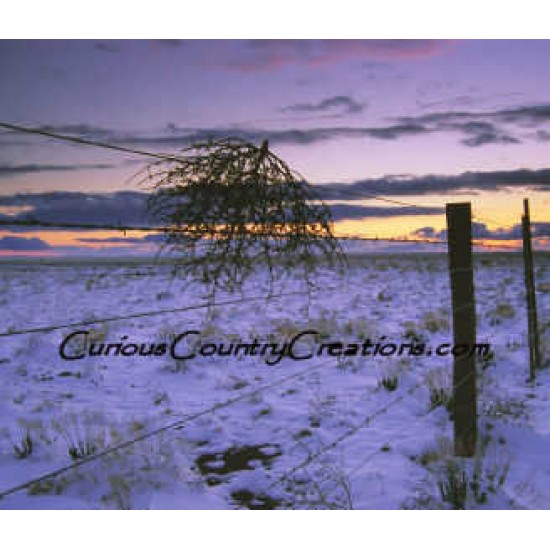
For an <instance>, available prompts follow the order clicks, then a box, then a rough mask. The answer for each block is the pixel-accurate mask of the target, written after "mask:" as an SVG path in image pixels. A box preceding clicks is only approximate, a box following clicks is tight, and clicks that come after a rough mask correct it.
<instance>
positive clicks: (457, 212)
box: [446, 202, 477, 457]
mask: <svg viewBox="0 0 550 550" xmlns="http://www.w3.org/2000/svg"><path fill="white" fill-rule="evenodd" d="M446 214H447V242H448V249H449V271H450V275H451V297H452V307H453V333H454V346H455V347H454V350H455V351H456V352H458V351H459V350H460V349H461V350H462V353H461V354H457V355H455V356H454V366H453V419H454V452H455V455H457V456H464V457H468V456H473V455H474V454H475V451H476V443H477V390H476V384H477V380H476V362H475V361H476V360H475V355H474V353H473V350H474V345H475V341H476V310H475V296H474V276H473V267H472V209H471V205H470V203H469V202H467V203H452V204H447V205H446ZM466 350H467V351H466ZM465 351H466V352H465Z"/></svg>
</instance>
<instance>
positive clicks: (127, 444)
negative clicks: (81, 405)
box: [0, 362, 327, 499]
mask: <svg viewBox="0 0 550 550" xmlns="http://www.w3.org/2000/svg"><path fill="white" fill-rule="evenodd" d="M326 364H327V363H324V362H323V363H319V364H316V365H313V366H311V367H308V368H307V369H302V370H301V371H299V372H296V373H293V374H289V375H287V376H284V377H282V378H280V379H278V380H276V381H275V382H271V383H269V384H264V385H263V386H260V387H258V388H255V389H254V390H251V391H249V392H245V393H241V394H240V395H238V396H236V397H233V398H230V399H227V400H226V401H222V402H219V403H216V404H214V405H212V406H210V407H207V408H206V409H202V410H201V411H198V412H195V413H190V414H188V415H185V416H184V417H183V418H180V419H178V420H176V421H174V422H171V423H169V424H166V425H164V426H161V427H159V428H156V429H154V430H151V431H149V432H146V433H144V434H142V435H139V436H137V437H134V438H132V439H129V440H127V441H124V442H122V443H119V444H117V445H113V446H111V447H108V448H106V449H104V450H103V451H100V452H98V453H96V454H93V455H90V456H88V457H85V458H82V459H79V460H78V461H75V462H73V463H72V464H68V465H66V466H63V467H61V468H57V469H56V470H52V471H50V472H47V473H45V474H43V475H41V476H37V477H34V478H32V479H30V480H28V481H25V482H24V483H20V484H18V485H15V486H13V487H10V488H9V489H5V490H3V491H1V492H0V499H2V498H5V497H7V496H9V495H12V494H13V493H17V492H19V491H22V490H23V489H27V488H29V487H31V486H32V485H34V484H35V483H41V482H43V481H47V480H49V479H53V478H55V477H57V476H59V475H61V474H63V473H66V472H68V471H70V470H74V469H76V468H79V467H81V466H83V465H85V464H88V463H90V462H95V461H97V460H99V459H101V458H104V457H105V456H108V455H110V454H113V453H115V452H118V451H121V450H123V449H126V448H128V447H131V446H133V445H135V444H136V443H139V442H141V441H144V440H146V439H149V438H151V437H155V436H157V435H160V434H161V433H164V432H167V431H171V430H175V429H179V428H183V427H184V426H186V425H187V424H188V423H190V422H192V421H194V420H197V419H199V418H201V417H203V416H206V415H209V414H213V413H215V412H217V411H219V410H221V409H226V408H228V407H230V406H232V405H234V404H236V403H239V402H241V401H243V400H245V399H250V398H251V397H254V396H256V395H258V394H259V393H261V392H264V391H266V390H269V389H272V388H274V387H278V386H280V385H282V384H284V383H285V382H288V381H290V380H293V379H295V378H299V377H301V376H305V375H307V374H309V373H310V372H314V371H315V370H319V369H320V368H322V367H324V366H326Z"/></svg>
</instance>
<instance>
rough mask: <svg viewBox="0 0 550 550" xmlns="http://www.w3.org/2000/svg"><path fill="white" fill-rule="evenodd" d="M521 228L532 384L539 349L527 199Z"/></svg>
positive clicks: (537, 366)
mask: <svg viewBox="0 0 550 550" xmlns="http://www.w3.org/2000/svg"><path fill="white" fill-rule="evenodd" d="M521 227H522V230H523V265H524V271H525V291H526V292H525V295H526V300H527V330H528V333H529V380H530V381H531V382H533V381H534V380H535V375H536V371H537V369H539V368H540V347H539V331H538V321H537V299H536V294H535V277H534V270H533V249H532V247H531V217H530V215H529V199H523V216H522V217H521Z"/></svg>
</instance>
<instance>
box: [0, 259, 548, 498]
mask: <svg viewBox="0 0 550 550" xmlns="http://www.w3.org/2000/svg"><path fill="white" fill-rule="evenodd" d="M261 279H262V278H261V276H260V275H259V276H258V277H257V279H255V280H253V281H250V283H249V284H248V285H247V287H246V288H245V289H244V291H243V295H244V296H245V297H256V296H264V295H265V289H264V288H263V285H262V283H261V282H260V281H261ZM536 282H537V291H538V292H537V297H538V305H539V322H540V327H541V331H542V334H541V340H542V344H543V348H544V349H543V352H544V358H545V361H546V364H548V361H549V348H550V345H549V342H550V323H549V321H548V313H549V312H550V255H544V254H541V255H539V256H537V258H536ZM316 284H317V288H316V290H315V291H313V292H312V293H311V295H310V296H309V298H308V296H307V294H306V293H304V292H303V291H302V290H303V288H304V286H303V284H302V283H301V282H300V281H297V280H288V281H287V282H286V283H285V285H284V288H283V289H282V290H281V291H282V292H283V293H285V294H286V293H292V292H294V293H293V294H291V295H285V296H281V297H272V298H271V299H269V300H267V301H266V300H265V299H258V300H255V301H245V300H242V299H241V294H240V293H239V294H236V295H222V294H219V295H218V296H217V297H216V300H217V301H218V302H222V301H231V302H232V303H230V304H227V305H225V306H221V307H218V308H214V309H197V310H190V311H187V312H174V313H169V312H165V313H163V314H159V315H153V316H141V317H133V318H130V319H123V320H118V321H106V322H99V323H96V324H93V325H82V324H80V323H81V321H91V320H94V319H101V318H106V317H107V318H108V317H116V316H127V315H132V314H134V313H141V312H152V311H158V310H169V309H172V308H182V307H185V306H190V305H193V304H200V303H203V302H204V298H203V293H204V289H202V288H200V287H199V286H198V285H187V284H185V283H184V281H182V280H181V279H179V278H173V277H172V276H171V266H170V265H167V264H161V265H155V264H154V263H153V262H152V261H151V260H141V261H138V260H136V261H130V260H124V261H120V262H118V263H117V261H116V260H100V259H97V260H94V261H77V260H48V261H44V260H42V261H38V260H34V261H23V260H18V261H15V260H13V261H8V260H4V261H3V262H2V263H1V264H0V303H1V307H2V312H3V315H2V320H1V322H0V323H1V325H0V333H7V332H17V331H19V330H22V329H28V328H32V327H44V326H51V325H54V326H57V325H65V324H69V323H75V326H73V327H65V328H58V329H54V330H51V331H49V332H35V333H30V334H11V335H9V336H0V369H1V370H0V372H1V380H2V384H1V385H0V493H2V492H5V491H7V490H8V489H10V488H12V487H15V486H17V485H19V484H23V483H25V482H26V481H28V480H31V479H33V478H35V477H39V476H41V475H43V474H45V473H47V472H49V471H52V470H55V469H57V468H61V467H63V466H66V465H69V464H77V463H78V461H80V460H82V459H86V458H88V457H90V456H94V455H95V454H97V453H100V452H102V451H103V450H104V449H107V448H110V447H113V446H116V445H118V444H120V443H122V442H125V441H129V440H132V439H134V438H136V437H137V438H139V437H140V436H142V435H144V434H147V433H149V432H151V431H153V430H155V429H157V428H160V427H162V426H164V425H168V424H171V423H173V422H176V421H178V420H180V419H186V420H185V422H183V423H182V424H181V425H180V426H179V427H177V428H176V429H172V430H166V431H163V432H160V433H158V434H157V435H155V436H154V437H148V438H144V439H143V440H140V441H138V442H136V443H135V444H133V445H128V446H125V447H122V448H120V449H119V450H118V451H116V452H113V453H109V454H107V455H106V456H103V457H101V458H99V459H97V460H93V461H90V462H88V463H85V464H82V465H80V466H78V467H77V468H73V469H70V470H68V471H65V472H63V473H62V474H60V475H58V476H56V477H54V478H51V479H46V480H44V481H41V482H37V483H34V484H32V485H31V486H29V487H26V488H25V489H23V490H20V491H17V492H15V493H13V494H10V495H8V496H5V497H4V498H2V499H0V508H39V509H43V508H163V509H164V508H192V509H202V508H208V509H211V508H272V507H278V508H368V509H372V508H384V509H386V508H390V509H393V508H452V507H456V506H465V507H468V508H550V462H549V461H548V460H547V456H548V454H549V453H550V424H549V423H548V418H550V401H549V399H550V375H549V372H550V370H548V371H547V370H543V371H541V372H540V373H539V375H538V378H537V383H536V385H535V386H531V385H529V384H527V383H526V377H527V373H528V352H527V347H526V335H525V333H526V325H527V323H526V319H525V298H524V287H523V269H522V262H521V256H519V255H510V254H483V255H478V256H476V262H475V285H476V293H477V314H478V342H488V343H490V344H491V346H492V349H493V351H494V356H491V357H488V358H485V359H481V360H479V378H478V387H479V393H480V395H479V405H478V406H479V411H480V419H479V431H480V451H479V453H478V456H477V458H476V459H469V460H466V459H457V458H454V457H453V455H452V422H451V420H450V418H449V410H450V408H451V407H450V406H449V399H450V395H451V392H450V379H451V378H450V377H451V373H452V359H451V358H450V357H437V356H435V355H431V356H419V357H405V356H401V357H397V356H393V357H382V356H377V357H372V356H370V357H362V356H349V357H331V356H328V355H326V354H325V355H322V356H319V357H313V358H311V359H308V360H303V361H296V360H292V359H291V358H288V357H285V358H283V359H282V360H281V361H280V362H278V363H277V364H275V365H268V364H266V361H265V357H263V358H262V357H259V356H254V357H253V356H246V355H242V354H241V355H240V356H235V357H233V356H226V357H220V356H217V355H213V356H197V357H195V358H193V359H188V360H184V359H179V360H175V359H174V358H172V357H171V356H170V354H169V353H166V354H163V355H161V354H159V355H156V356H155V355H149V356H122V355H120V354H119V355H115V354H114V353H112V354H110V355H107V356H93V357H89V356H85V357H83V358H82V359H76V360H70V361H67V360H64V359H63V358H62V357H61V356H60V354H59V347H60V344H61V343H62V341H63V340H64V338H66V337H67V336H68V335H70V334H71V333H73V332H75V331H78V330H87V331H90V334H89V340H88V344H89V343H90V342H91V343H95V344H96V345H99V344H109V343H111V344H117V343H118V344H120V345H122V344H123V343H124V344H127V343H137V344H141V343H148V344H150V343H154V344H155V345H160V344H162V343H164V344H165V345H166V346H167V349H169V347H170V343H171V342H172V341H173V339H174V338H175V337H176V336H177V335H179V334H181V333H183V332H185V331H189V330H197V331H199V332H200V333H201V336H202V339H203V341H208V342H210V343H214V344H217V343H226V344H227V343H229V342H236V341H238V340H239V339H240V340H241V341H243V342H251V341H253V340H254V338H256V339H257V340H258V341H260V342H268V341H269V342H283V341H285V340H289V339H291V338H292V337H293V336H295V335H296V334H298V333H300V332H302V331H304V330H315V331H317V332H318V333H319V339H318V340H319V341H315V342H314V339H313V338H311V337H310V338H309V339H305V341H307V343H308V344H311V346H314V345H317V344H319V343H323V342H327V341H335V340H339V341H344V342H358V341H364V340H365V339H366V338H367V337H370V338H372V339H373V340H376V339H377V338H379V337H381V336H386V337H387V339H388V340H391V341H394V342H398V343H399V342H405V341H409V340H410V339H411V338H413V337H416V338H418V339H420V340H422V341H424V342H426V343H428V344H430V345H432V344H433V345H437V344H439V343H445V342H451V341H452V338H451V329H450V291H449V277H448V271H447V258H446V256H445V255H443V254H425V253H422V254H416V255H412V254H410V255H406V254H402V255H397V254H393V255H382V254H378V255H364V256H358V257H354V258H352V261H351V265H350V268H349V271H348V273H347V274H346V275H340V274H338V273H335V272H332V271H330V270H328V269H321V268H320V269H319V270H318V273H317V277H316ZM296 292H298V293H296ZM125 336H126V337H127V338H123V337H125ZM306 347H307V346H306ZM306 347H304V350H305V349H306ZM96 349H99V348H96ZM111 349H112V350H114V349H116V348H111ZM307 349H309V348H307ZM315 349H317V348H315ZM66 351H67V353H68V354H69V355H71V354H72V356H77V355H80V354H81V353H83V352H85V351H86V350H85V345H84V340H83V339H82V338H80V339H79V338H78V337H75V338H74V339H73V340H71V342H70V344H67V346H66ZM448 409H449V410H448ZM193 415H194V416H193Z"/></svg>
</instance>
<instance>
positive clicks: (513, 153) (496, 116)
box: [0, 40, 550, 255]
mask: <svg viewBox="0 0 550 550" xmlns="http://www.w3.org/2000/svg"><path fill="white" fill-rule="evenodd" d="M549 61H550V41H548V40H141V41H134V40H98V41H93V40H48V41H41V40H15V41H10V40H2V41H0V72H1V74H2V75H3V76H2V85H1V86H0V121H3V122H8V123H14V124H20V125H25V126H31V127H38V128H42V129H47V130H50V131H53V132H58V133H62V134H67V135H72V136H78V137H83V138H87V139H93V140H99V141H103V142H107V143H112V144H118V145H121V146H124V147H130V148H134V149H140V150H144V151H152V152H165V153H174V152H176V151H177V150H178V149H181V148H182V147H185V146H188V145H190V144H191V143H193V142H194V141H197V140H201V139H204V138H209V137H214V138H216V137H229V136H235V137H241V138H243V139H247V140H249V141H252V142H254V143H257V144H259V143H261V142H262V140H263V139H268V140H269V143H270V148H271V149H272V151H273V152H275V153H276V154H278V155H280V156H281V157H282V158H283V159H284V160H285V161H286V162H288V163H289V164H290V165H291V166H292V167H293V168H295V169H296V170H297V171H298V172H300V173H301V174H302V175H303V177H304V178H305V179H307V181H308V182H310V183H311V184H313V185H315V186H316V188H317V190H318V193H319V195H320V196H321V197H322V198H323V199H324V200H325V201H327V202H328V203H329V204H330V205H331V206H332V208H333V216H334V219H335V228H336V231H337V233H339V234H342V235H344V234H345V235H363V236H378V237H406V238H429V239H439V238H444V237H445V215H444V206H445V204H446V203H448V202H457V201H471V202H472V205H473V211H474V215H475V224H474V236H475V237H476V238H478V239H481V240H483V241H484V242H487V243H488V244H493V245H494V244H498V245H499V246H500V245H502V246H508V245H510V246H516V245H518V244H519V237H520V231H519V223H520V219H521V211H522V199H523V198H524V197H529V198H530V202H531V217H532V221H533V233H534V235H535V236H536V237H537V240H536V247H537V248H549V247H550V246H549V240H550V216H549V215H548V214H549V212H550V195H549V194H548V191H549V190H550V155H549V154H548V153H549V152H550V92H549V90H550V72H549V71H548V70H547V67H548V62H549ZM144 162H146V159H144V158H143V157H139V156H137V155H131V154H123V153H120V152H113V151H106V150H103V149H97V148H93V147H86V146H82V145H74V144H66V143H63V142H57V141H55V140H52V139H48V138H43V137H37V136H28V135H25V134H20V133H17V132H13V131H7V130H0V219H2V220H6V219H7V220H9V219H21V218H24V217H25V216H32V217H33V218H37V219H41V220H45V221H50V222H71V221H73V222H74V221H79V222H87V223H109V224H111V223H123V224H146V223H147V222H148V218H147V211H146V205H145V198H146V196H145V195H144V192H145V191H147V190H146V189H144V188H143V187H140V186H139V185H138V184H137V183H136V180H135V178H133V176H134V175H135V174H136V173H137V172H138V171H139V170H140V168H141V167H143V166H144ZM373 195H376V196H382V197H385V198H387V199H390V200H392V201H397V202H404V203H406V205H400V204H395V203H394V202H384V201H380V200H373V199H372V198H369V197H372V196H373ZM155 246H156V240H155V239H154V238H152V237H151V236H150V235H148V234H147V233H143V232H132V234H131V235H126V236H124V235H122V234H120V233H118V232H108V231H93V232H92V231H87V232H75V231H53V230H47V231H46V230H43V229H42V230H40V229H39V228H37V229H33V230H25V231H22V230H21V228H19V229H16V228H11V229H10V228H6V229H4V230H2V231H0V255H64V254H95V253H101V254H103V253H108V254H127V253H141V252H145V251H148V250H150V249H151V248H153V247H155Z"/></svg>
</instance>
